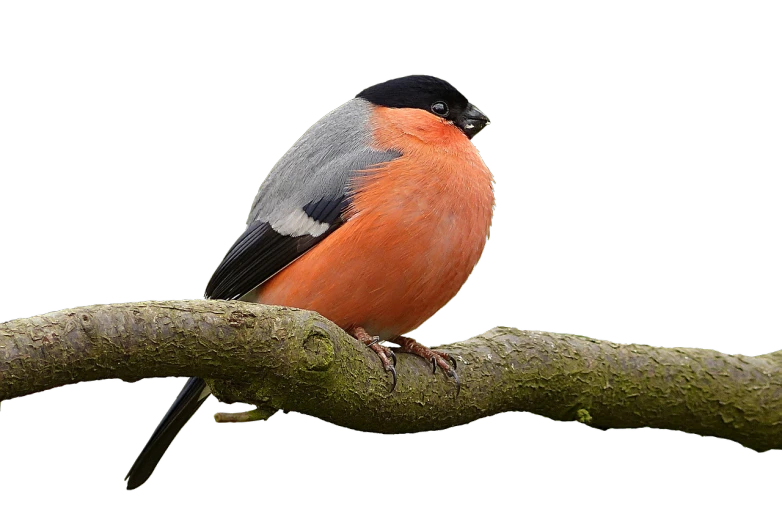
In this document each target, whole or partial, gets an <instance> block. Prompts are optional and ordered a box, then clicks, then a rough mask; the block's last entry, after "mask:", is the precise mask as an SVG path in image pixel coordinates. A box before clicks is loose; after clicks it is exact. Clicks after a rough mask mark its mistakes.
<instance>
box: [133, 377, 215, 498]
mask: <svg viewBox="0 0 782 522" xmlns="http://www.w3.org/2000/svg"><path fill="white" fill-rule="evenodd" d="M207 397H209V388H207V386H206V383H205V382H204V380H203V379H201V378H199V377H191V378H190V379H189V380H188V381H187V384H185V387H184V388H182V391H181V392H180V393H179V396H178V397H177V398H176V400H175V401H174V404H172V405H171V408H170V409H169V410H168V413H166V416H165V417H163V420H162V421H160V424H159V425H158V427H157V429H156V430H155V433H153V434H152V436H151V437H150V438H149V442H147V445H146V446H144V449H143V450H141V453H140V454H139V456H138V458H137V459H136V462H134V463H133V466H132V467H131V468H130V471H129V472H128V475H127V476H126V477H125V480H127V481H128V489H136V488H137V487H139V486H140V485H142V484H143V483H144V482H146V481H147V479H148V478H149V476H150V475H152V472H153V471H154V470H155V466H157V463H158V462H160V459H161V457H163V454H164V453H165V452H166V450H167V449H168V446H169V445H170V444H171V441H172V440H174V437H176V435H177V433H179V430H181V429H182V426H184V425H185V423H186V422H187V421H188V420H189V419H190V417H192V416H193V414H194V413H195V412H196V410H197V409H198V408H199V407H200V406H201V404H203V402H204V401H205V400H206V398H207Z"/></svg>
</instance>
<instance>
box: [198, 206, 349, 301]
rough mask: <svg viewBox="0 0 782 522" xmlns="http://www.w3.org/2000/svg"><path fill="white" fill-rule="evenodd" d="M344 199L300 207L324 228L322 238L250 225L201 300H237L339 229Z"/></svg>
mask: <svg viewBox="0 0 782 522" xmlns="http://www.w3.org/2000/svg"><path fill="white" fill-rule="evenodd" d="M348 203H349V198H348V197H347V196H340V197H338V198H333V199H332V198H323V199H320V200H318V201H313V202H310V203H308V204H307V205H305V206H304V207H302V210H303V211H304V212H305V213H306V214H307V216H309V217H310V218H312V219H313V220H315V221H317V222H318V223H326V224H328V225H329V226H328V229H326V231H325V232H323V233H322V234H319V235H317V236H312V235H310V234H304V235H298V236H290V235H286V234H280V233H278V232H277V231H275V230H274V228H272V226H271V225H270V224H269V223H267V222H265V221H260V220H259V221H253V222H252V223H250V224H249V225H248V226H247V229H246V230H245V231H244V233H243V234H242V235H241V236H240V237H239V239H237V240H236V243H234V245H233V246H232V247H231V249H230V250H229V251H228V253H227V254H226V256H225V258H224V259H223V261H222V262H221V263H220V266H218V267H217V270H215V273H214V275H212V279H210V280H209V284H208V285H206V292H205V293H204V296H205V297H206V298H207V299H229V300H230V299H239V298H240V297H242V296H243V295H244V294H246V293H247V292H249V291H250V290H252V289H254V288H255V287H257V286H258V285H260V284H262V283H263V282H265V281H266V280H267V279H269V278H270V277H272V276H273V275H274V274H276V273H277V272H279V271H280V270H282V269H283V268H285V267H286V266H288V265H289V264H290V263H292V262H293V261H295V260H296V259H297V258H298V257H299V256H301V255H302V254H304V253H305V252H306V251H307V250H309V249H310V248H312V247H313V246H315V245H316V244H318V243H319V242H320V241H322V240H323V239H325V238H326V237H327V236H328V235H329V234H331V233H332V232H333V231H334V230H336V229H337V228H339V226H340V225H342V223H343V221H342V217H341V215H342V211H343V210H344V209H345V207H346V206H347V205H348Z"/></svg>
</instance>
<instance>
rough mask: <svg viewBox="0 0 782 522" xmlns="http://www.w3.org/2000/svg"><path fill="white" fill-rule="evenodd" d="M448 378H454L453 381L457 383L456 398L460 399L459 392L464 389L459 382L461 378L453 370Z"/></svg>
mask: <svg viewBox="0 0 782 522" xmlns="http://www.w3.org/2000/svg"><path fill="white" fill-rule="evenodd" d="M448 376H449V377H453V380H454V381H455V382H456V397H458V396H459V391H460V390H461V389H462V383H461V382H460V381H459V376H458V375H457V374H456V372H455V371H453V370H451V371H449V372H448ZM456 397H454V398H456Z"/></svg>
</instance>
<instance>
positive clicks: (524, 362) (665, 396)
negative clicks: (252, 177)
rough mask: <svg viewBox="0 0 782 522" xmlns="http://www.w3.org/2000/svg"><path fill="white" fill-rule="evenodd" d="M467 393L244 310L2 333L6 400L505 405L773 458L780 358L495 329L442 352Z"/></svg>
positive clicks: (413, 422) (410, 426)
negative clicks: (167, 395) (119, 385)
mask: <svg viewBox="0 0 782 522" xmlns="http://www.w3.org/2000/svg"><path fill="white" fill-rule="evenodd" d="M439 349H441V350H445V351H447V352H449V353H451V354H452V355H454V357H455V358H456V360H457V361H458V373H459V376H460V379H461V383H462V386H461V392H460V393H459V395H458V396H457V395H456V386H455V383H454V382H453V380H452V379H449V378H447V377H446V376H444V375H443V374H442V373H441V372H438V373H437V374H436V375H433V374H432V366H431V364H430V363H429V362H427V361H424V360H422V359H420V358H417V357H414V356H409V355H406V354H400V356H399V363H398V366H397V371H398V374H399V382H398V385H397V387H396V390H395V391H393V392H390V391H389V390H390V386H391V377H390V375H389V374H387V373H386V372H384V371H383V369H382V367H381V365H380V362H379V359H378V358H377V356H376V355H375V354H374V353H372V352H371V351H370V350H368V349H367V348H366V347H364V346H363V345H361V344H360V343H359V342H358V341H356V340H354V339H353V338H351V337H350V336H348V335H347V334H346V333H345V332H344V331H342V330H341V329H339V328H338V327H337V326H335V325H334V324H333V323H330V322H329V321H327V320H326V319H324V318H323V317H322V316H320V315H318V314H317V313H315V312H309V311H304V310H296V309H292V308H280V307H272V306H264V305H258V304H251V303H244V302H237V301H230V302H227V301H164V302H141V303H128V304H114V305H96V306H86V307H81V308H74V309H70V310H63V311H60V312H53V313H49V314H44V315H39V316H35V317H31V318H28V319H17V320H13V321H9V322H6V323H3V324H0V401H2V400H7V399H12V398H14V397H19V396H22V395H27V394H30V393H35V392H39V391H42V390H46V389H49V388H54V387H57V386H62V385H64V384H71V383H76V382H81V381H90V380H96V379H109V378H120V379H124V380H127V381H135V380H138V379H142V378H145V377H165V376H199V377H203V378H204V379H206V380H207V381H208V382H209V384H210V386H211V388H212V390H213V392H214V394H215V395H216V396H217V397H218V398H219V399H220V400H222V401H224V402H229V403H230V402H244V403H248V404H254V405H255V406H257V407H258V410H257V411H254V412H251V413H250V414H248V415H245V416H244V417H242V416H238V417H237V416H236V415H228V416H227V417H225V416H224V417H222V418H220V420H254V419H259V418H267V417H268V416H269V415H270V414H271V413H273V412H274V411H276V410H279V409H283V410H292V411H298V412H302V413H306V414H309V415H313V416H315V417H319V418H321V419H323V420H326V421H329V422H333V423H336V424H339V425H342V426H347V427H350V428H354V429H358V430H364V431H374V432H382V433H403V432H415V431H424V430H437V429H445V428H448V427H450V426H455V425H459V424H464V423H467V422H471V421H473V420H475V419H478V418H481V417H486V416H489V415H494V414H496V413H500V412H504V411H529V412H533V413H537V414H539V415H544V416H546V417H549V418H552V419H556V420H563V421H566V420H567V421H569V420H576V421H580V422H583V423H586V424H588V425H590V426H593V427H596V428H601V429H607V428H637V427H653V428H664V429H673V430H680V431H685V432H690V433H698V434H701V435H711V436H715V437H722V438H726V439H731V440H734V441H736V442H739V443H740V444H743V445H744V446H747V447H749V448H752V449H755V450H757V451H765V450H768V449H774V448H782V352H774V353H770V354H766V355H762V356H758V357H747V356H742V355H726V354H722V353H719V352H716V351H713V350H700V349H692V348H656V347H651V346H644V345H637V344H629V345H621V344H616V343H610V342H607V341H598V340H595V339H590V338H587V337H582V336H578V335H564V334H555V333H546V332H534V331H519V330H516V329H513V328H503V327H498V328H494V329H492V330H490V331H489V332H487V333H485V334H483V335H479V336H477V337H474V338H472V339H469V340H467V341H464V342H461V343H455V344H452V345H447V346H441V347H439Z"/></svg>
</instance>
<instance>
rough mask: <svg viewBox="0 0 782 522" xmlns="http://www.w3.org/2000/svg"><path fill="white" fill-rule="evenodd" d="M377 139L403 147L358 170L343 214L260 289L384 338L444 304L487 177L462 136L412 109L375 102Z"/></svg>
mask: <svg viewBox="0 0 782 522" xmlns="http://www.w3.org/2000/svg"><path fill="white" fill-rule="evenodd" d="M372 124H373V129H374V131H373V132H374V140H375V142H376V143H375V146H376V147H377V148H379V149H395V150H398V151H400V152H401V153H402V156H401V157H399V158H397V159H395V160H393V161H391V162H389V163H387V164H384V165H383V166H382V167H381V168H379V169H377V170H375V171H373V172H372V173H369V174H367V175H365V176H363V177H361V178H360V180H359V181H358V182H357V184H356V186H355V187H353V188H354V196H353V204H352V206H351V208H350V209H348V211H347V215H346V217H347V218H348V220H347V222H346V223H345V224H344V225H342V226H341V227H340V228H339V229H337V230H336V231H335V232H333V233H332V234H331V235H330V236H328V237H327V238H326V239H324V240H323V241H322V242H320V243H318V244H317V245H316V246H315V247H314V248H313V249H312V250H310V251H309V252H307V253H306V254H304V255H303V256H302V257H300V258H299V259H298V260H296V261H295V262H294V263H292V264H291V265H289V266H288V267H287V268H285V269H284V270H282V271H281V272H279V273H278V274H277V275H275V276H274V277H273V278H272V279H270V280H269V281H268V282H266V283H265V284H264V285H262V286H261V287H260V288H259V289H258V293H257V300H258V302H261V303H267V304H279V305H285V306H294V307H297V308H305V309H308V310H316V311H318V312H320V313H321V314H323V315H324V316H326V317H327V318H329V319H330V320H332V321H334V322H335V323H337V324H338V325H339V326H341V327H342V328H345V329H347V328H350V327H353V326H362V327H364V328H365V329H366V330H367V331H368V332H369V333H370V334H372V335H379V336H380V337H381V338H383V339H388V338H391V337H393V336H396V335H401V334H404V333H406V332H409V331H410V330H413V329H415V328H416V327H418V326H419V325H420V324H421V323H423V322H424V321H425V320H426V319H428V318H429V317H431V316H432V315H433V314H434V313H435V312H436V311H437V310H439V309H440V308H441V307H442V306H443V305H445V304H446V303H447V302H448V301H449V300H450V299H451V298H452V297H453V296H454V295H456V292H457V291H458V290H459V288H461V286H462V284H464V282H465V281H466V280H467V276H468V275H469V274H470V272H471V271H472V269H473V267H474V266H475V264H476V263H477V262H478V259H479V257H480V255H481V253H482V251H483V247H484V244H485V243H486V238H487V237H488V232H489V225H490V224H491V215H492V209H493V206H494V193H493V190H492V177H491V173H490V172H489V170H488V169H487V168H486V165H484V163H483V161H482V160H481V158H480V156H479V154H478V151H477V150H476V149H475V147H474V146H473V144H472V143H471V142H470V140H469V139H467V137H466V136H465V135H464V134H463V133H462V132H461V131H460V130H459V129H458V128H457V127H455V126H453V125H451V124H449V123H446V122H443V120H441V119H440V118H437V117H436V116H434V115H431V114H428V113H426V112H424V111H420V110H412V109H388V108H376V109H375V110H374V114H373V122H372Z"/></svg>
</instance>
